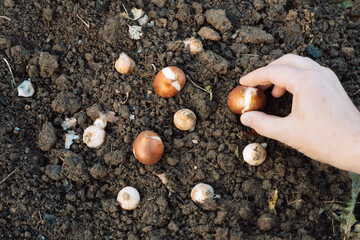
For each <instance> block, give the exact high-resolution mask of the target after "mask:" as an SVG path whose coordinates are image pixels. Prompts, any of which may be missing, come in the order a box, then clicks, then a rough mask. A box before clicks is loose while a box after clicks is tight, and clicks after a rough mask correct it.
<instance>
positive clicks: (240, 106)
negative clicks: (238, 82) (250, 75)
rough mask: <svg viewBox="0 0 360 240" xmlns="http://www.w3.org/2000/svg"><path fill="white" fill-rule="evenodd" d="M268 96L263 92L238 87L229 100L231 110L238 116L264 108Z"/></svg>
mask: <svg viewBox="0 0 360 240" xmlns="http://www.w3.org/2000/svg"><path fill="white" fill-rule="evenodd" d="M265 103H266V96H265V94H264V92H263V91H261V90H260V89H257V88H253V87H246V86H238V87H236V88H235V89H233V90H232V91H231V92H230V94H229V96H228V100H227V105H228V106H229V108H230V110H231V111H232V112H234V113H237V114H242V113H245V112H248V111H256V110H261V109H263V108H264V106H265Z"/></svg>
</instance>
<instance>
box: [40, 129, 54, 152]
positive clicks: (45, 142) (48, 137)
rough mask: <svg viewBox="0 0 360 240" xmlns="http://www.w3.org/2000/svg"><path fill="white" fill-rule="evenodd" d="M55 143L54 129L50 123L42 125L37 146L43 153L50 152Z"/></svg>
mask: <svg viewBox="0 0 360 240" xmlns="http://www.w3.org/2000/svg"><path fill="white" fill-rule="evenodd" d="M55 142H56V133H55V128H54V126H53V124H52V123H50V122H47V123H45V124H44V125H43V127H42V130H41V132H40V133H39V139H38V146H39V148H40V149H41V150H43V151H50V149H51V148H52V146H53V145H54V144H55Z"/></svg>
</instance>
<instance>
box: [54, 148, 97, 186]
mask: <svg viewBox="0 0 360 240" xmlns="http://www.w3.org/2000/svg"><path fill="white" fill-rule="evenodd" d="M61 153H62V158H60V159H61V160H63V165H62V170H61V173H62V174H63V175H64V176H65V177H67V178H68V179H71V180H73V181H75V182H83V181H86V180H88V179H89V178H90V176H89V173H88V171H87V170H86V169H87V168H86V164H85V162H84V160H83V158H82V157H81V156H80V155H78V154H76V153H73V152H71V151H67V150H64V151H62V152H61Z"/></svg>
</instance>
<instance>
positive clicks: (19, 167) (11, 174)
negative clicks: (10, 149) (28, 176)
mask: <svg viewBox="0 0 360 240" xmlns="http://www.w3.org/2000/svg"><path fill="white" fill-rule="evenodd" d="M22 165H24V162H23V163H22V164H20V166H18V167H17V168H15V170H14V171H12V172H11V173H10V174H9V175H7V176H6V177H5V178H4V179H3V180H1V182H0V184H2V183H3V182H5V181H6V180H7V179H8V178H9V177H11V176H12V175H13V174H14V173H15V172H16V171H17V170H18V169H19V168H21V166H22Z"/></svg>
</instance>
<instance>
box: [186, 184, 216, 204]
mask: <svg viewBox="0 0 360 240" xmlns="http://www.w3.org/2000/svg"><path fill="white" fill-rule="evenodd" d="M190 195H191V199H192V200H193V201H194V202H198V203H204V202H205V200H206V199H213V198H214V189H213V188H212V187H211V186H210V185H208V184H205V183H199V184H196V186H195V187H194V188H193V189H192V190H191V194H190Z"/></svg>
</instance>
